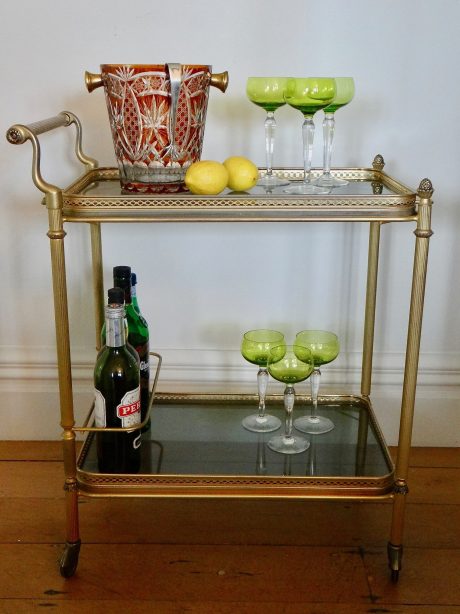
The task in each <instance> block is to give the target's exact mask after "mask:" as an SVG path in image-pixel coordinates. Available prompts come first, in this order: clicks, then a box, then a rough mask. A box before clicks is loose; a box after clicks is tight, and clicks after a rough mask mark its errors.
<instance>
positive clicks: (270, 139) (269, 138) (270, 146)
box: [265, 111, 276, 177]
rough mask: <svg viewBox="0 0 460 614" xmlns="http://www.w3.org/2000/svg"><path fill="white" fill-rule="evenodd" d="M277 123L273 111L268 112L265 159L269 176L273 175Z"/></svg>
mask: <svg viewBox="0 0 460 614" xmlns="http://www.w3.org/2000/svg"><path fill="white" fill-rule="evenodd" d="M275 132H276V121H275V114H274V113H273V111H268V112H267V119H266V120H265V159H266V162H267V176H268V177H271V176H272V175H273V150H274V148H275Z"/></svg>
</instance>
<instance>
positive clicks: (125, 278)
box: [113, 266, 150, 430]
mask: <svg viewBox="0 0 460 614" xmlns="http://www.w3.org/2000/svg"><path fill="white" fill-rule="evenodd" d="M113 284H114V286H117V287H118V288H122V289H123V290H124V293H125V311H126V321H127V322H128V342H129V343H130V344H131V345H132V346H133V347H134V348H135V350H136V352H137V353H138V355H139V360H140V372H141V418H142V421H144V420H145V417H146V415H147V410H148V406H149V378H150V365H149V328H148V325H147V322H146V321H145V319H144V318H143V317H142V316H141V315H140V314H139V313H137V311H136V310H135V309H134V305H133V303H132V298H131V267H129V266H116V267H114V268H113ZM149 426H150V424H147V425H146V426H145V428H144V430H146V429H148V428H149Z"/></svg>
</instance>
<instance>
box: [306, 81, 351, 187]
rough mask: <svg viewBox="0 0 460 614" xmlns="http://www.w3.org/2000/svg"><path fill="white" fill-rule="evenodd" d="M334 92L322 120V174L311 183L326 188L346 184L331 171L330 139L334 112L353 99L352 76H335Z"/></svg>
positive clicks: (333, 125) (333, 127) (331, 138)
mask: <svg viewBox="0 0 460 614" xmlns="http://www.w3.org/2000/svg"><path fill="white" fill-rule="evenodd" d="M335 87H336V93H335V97H334V100H333V101H332V102H331V104H330V105H329V106H327V107H326V108H325V109H324V120H323V138H324V155H323V174H322V175H321V176H320V177H318V179H317V180H316V181H314V182H313V183H314V184H315V185H317V186H322V187H326V188H336V187H340V186H342V185H347V183H348V181H347V180H346V179H339V178H338V177H334V176H333V175H332V173H331V156H332V141H333V139H334V131H335V112H336V111H337V109H340V108H341V107H344V106H345V105H346V104H348V103H349V102H351V101H352V100H353V96H354V95H355V82H354V80H353V78H352V77H336V78H335Z"/></svg>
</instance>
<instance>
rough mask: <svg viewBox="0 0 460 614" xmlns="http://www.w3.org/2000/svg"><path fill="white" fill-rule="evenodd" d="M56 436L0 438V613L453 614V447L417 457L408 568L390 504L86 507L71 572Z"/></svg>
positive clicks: (457, 458)
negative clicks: (395, 539)
mask: <svg viewBox="0 0 460 614" xmlns="http://www.w3.org/2000/svg"><path fill="white" fill-rule="evenodd" d="M62 484H63V473H62V465H61V462H60V444H59V442H0V613H1V614H4V613H8V614H21V613H23V612H27V613H28V612H43V611H50V612H64V613H69V614H72V613H74V612H78V613H80V614H81V613H87V612H91V613H93V614H94V613H98V612H103V613H104V614H111V613H118V612H123V613H124V614H131V613H132V614H137V613H140V612H142V613H143V612H154V613H155V614H156V613H159V614H162V613H168V614H169V613H178V612H192V613H199V614H208V613H213V614H215V613H224V614H227V613H228V614H234V613H235V614H240V613H241V614H246V613H248V614H249V613H251V614H258V613H259V612H260V613H262V612H263V613H264V614H271V613H276V614H278V613H279V614H294V613H302V614H303V613H310V612H311V613H314V614H329V613H332V614H343V613H355V612H356V613H360V612H372V613H375V614H377V613H383V612H409V613H413V614H418V613H420V614H427V613H433V614H438V613H440V614H446V613H448V612H449V613H450V612H460V450H459V449H452V448H450V449H449V448H419V449H414V450H413V454H412V457H411V470H410V479H409V487H410V493H409V498H408V506H407V514H406V527H405V546H404V557H403V570H402V571H401V575H400V580H399V583H398V584H396V585H394V584H392V583H391V582H390V579H389V573H388V569H387V557H386V543H387V540H388V533H389V523H390V512H391V505H390V504H388V503H348V502H343V501H342V502H334V503H326V502H307V503H305V502H299V501H291V502H285V501H271V502H260V501H219V500H214V501H210V500H204V501H200V500H189V501H186V500H145V499H130V500H126V499H120V500H115V499H82V500H81V504H80V524H81V535H82V541H83V545H82V549H81V553H80V562H79V566H78V569H77V573H76V575H75V576H74V577H73V578H71V579H69V580H64V579H63V578H61V576H60V575H59V571H58V566H57V560H58V557H59V555H60V553H61V551H62V543H63V540H64V537H63V536H64V505H63V490H62Z"/></svg>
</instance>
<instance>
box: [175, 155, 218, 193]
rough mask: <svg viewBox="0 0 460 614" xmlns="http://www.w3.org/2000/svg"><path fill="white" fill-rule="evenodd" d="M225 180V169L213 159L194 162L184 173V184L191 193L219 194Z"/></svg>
mask: <svg viewBox="0 0 460 614" xmlns="http://www.w3.org/2000/svg"><path fill="white" fill-rule="evenodd" d="M227 182H228V171H227V169H226V168H225V166H224V165H223V164H221V163H220V162H214V160H200V161H199V162H194V163H193V164H191V165H190V166H189V168H188V169H187V172H186V173H185V185H186V186H187V187H188V189H189V190H190V192H192V193H193V194H220V192H222V190H223V189H224V188H226V187H227Z"/></svg>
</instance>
